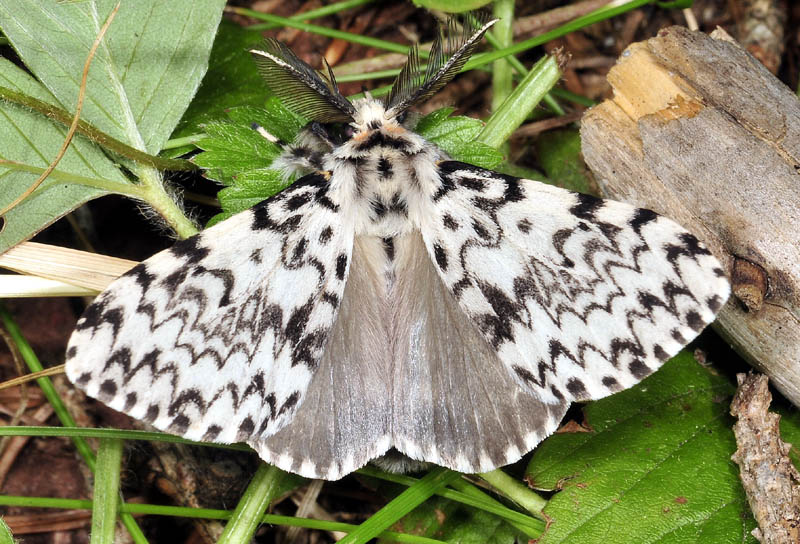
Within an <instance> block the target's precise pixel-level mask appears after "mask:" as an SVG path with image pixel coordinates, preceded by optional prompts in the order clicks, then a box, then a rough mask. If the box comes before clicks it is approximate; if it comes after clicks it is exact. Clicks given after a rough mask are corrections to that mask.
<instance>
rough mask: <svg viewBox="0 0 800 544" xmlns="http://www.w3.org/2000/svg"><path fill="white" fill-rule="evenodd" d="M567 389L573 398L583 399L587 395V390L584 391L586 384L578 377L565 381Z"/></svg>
mask: <svg viewBox="0 0 800 544" xmlns="http://www.w3.org/2000/svg"><path fill="white" fill-rule="evenodd" d="M567 391H569V392H570V394H571V395H572V397H573V398H575V399H584V398H587V397H588V396H589V392H588V391H586V386H585V385H584V384H583V382H582V381H581V380H579V379H578V378H570V379H569V381H568V382H567Z"/></svg>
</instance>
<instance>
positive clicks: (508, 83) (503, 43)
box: [486, 0, 519, 111]
mask: <svg viewBox="0 0 800 544" xmlns="http://www.w3.org/2000/svg"><path fill="white" fill-rule="evenodd" d="M492 14H493V15H494V17H496V18H497V19H499V21H497V22H496V23H495V24H494V26H493V27H492V29H491V30H490V32H491V34H492V38H491V40H490V39H489V37H488V35H487V37H486V39H487V40H488V41H489V43H491V45H492V47H495V48H496V49H503V48H504V47H508V46H510V45H511V44H513V43H514V28H513V25H514V0H495V2H494V3H493V4H492ZM487 34H488V33H487ZM492 42H495V43H492ZM512 58H513V59H514V60H517V59H516V57H514V56H513V55H509V56H508V57H506V58H505V59H501V60H496V61H494V63H493V64H492V111H497V109H498V108H499V107H500V104H502V103H503V101H504V100H505V99H506V98H508V96H509V95H510V94H511V91H512V90H513V89H514V73H513V71H512V66H511V64H510V61H511V59H512ZM518 62H519V61H518Z"/></svg>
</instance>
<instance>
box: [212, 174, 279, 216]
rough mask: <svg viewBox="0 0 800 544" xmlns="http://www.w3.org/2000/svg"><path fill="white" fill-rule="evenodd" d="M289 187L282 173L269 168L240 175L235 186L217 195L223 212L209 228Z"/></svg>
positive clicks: (226, 188)
mask: <svg viewBox="0 0 800 544" xmlns="http://www.w3.org/2000/svg"><path fill="white" fill-rule="evenodd" d="M288 185H289V182H288V181H287V180H286V179H285V178H284V176H283V175H282V174H281V173H280V172H278V171H277V170H270V169H268V168H265V169H261V170H251V171H249V172H243V173H240V174H238V175H237V176H236V180H235V183H234V184H233V185H231V186H230V187H225V188H224V189H222V190H221V191H220V192H219V193H217V198H218V199H219V202H220V205H221V206H222V210H223V212H222V213H221V214H218V215H216V216H214V217H213V218H212V220H211V222H209V225H208V226H211V225H212V224H214V223H218V222H219V221H222V220H223V219H227V218H228V217H230V216H232V215H234V214H237V213H239V212H242V211H244V210H247V209H250V208H252V207H253V206H255V205H256V204H258V203H259V202H261V201H263V200H265V199H267V198H269V197H271V196H272V195H274V194H276V193H277V192H279V191H282V190H283V189H285V188H286V187H287V186H288Z"/></svg>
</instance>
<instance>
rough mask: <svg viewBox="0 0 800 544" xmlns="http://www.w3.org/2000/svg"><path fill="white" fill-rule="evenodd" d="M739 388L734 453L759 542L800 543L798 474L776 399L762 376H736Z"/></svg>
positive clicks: (733, 411) (734, 408)
mask: <svg viewBox="0 0 800 544" xmlns="http://www.w3.org/2000/svg"><path fill="white" fill-rule="evenodd" d="M736 379H737V381H738V382H739V389H738V390H737V391H736V395H735V396H734V398H733V402H732V403H731V414H733V415H734V416H735V417H737V418H738V419H739V421H738V422H736V424H735V425H734V426H733V432H734V434H735V435H736V445H737V449H736V453H734V454H733V456H732V457H731V459H733V461H734V462H736V464H738V465H739V477H740V478H741V480H742V485H743V486H744V490H745V493H746V494H747V501H748V502H749V503H750V508H751V509H752V511H753V515H754V516H755V518H756V521H757V522H758V528H757V529H754V530H753V536H755V537H756V538H757V539H758V541H759V542H762V543H765V544H789V543H791V542H800V473H798V471H797V469H796V468H795V467H794V465H793V464H792V461H791V460H790V459H789V450H790V448H791V445H790V444H787V443H785V442H783V441H782V440H781V435H780V428H779V423H780V419H781V418H780V416H779V415H777V414H773V413H771V412H769V404H770V402H771V401H772V395H770V392H769V388H768V379H767V377H766V376H764V375H763V374H753V373H751V374H748V375H745V374H737V375H736Z"/></svg>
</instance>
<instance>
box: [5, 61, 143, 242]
mask: <svg viewBox="0 0 800 544" xmlns="http://www.w3.org/2000/svg"><path fill="white" fill-rule="evenodd" d="M0 86H3V87H7V88H9V89H12V90H14V91H18V92H20V93H24V94H26V95H28V96H32V97H34V98H37V99H39V100H43V101H45V102H49V103H51V104H53V103H55V98H54V97H53V96H52V95H51V94H50V93H49V92H48V91H47V90H46V89H45V88H44V87H43V86H42V85H41V84H40V83H38V82H37V81H35V80H34V79H33V78H32V77H30V75H28V74H27V72H25V71H24V70H21V69H20V68H18V67H17V66H15V65H14V64H12V63H11V62H9V61H8V60H6V59H0ZM66 133H67V129H66V128H65V127H63V126H61V125H56V124H54V123H53V122H52V121H50V120H49V119H47V118H45V117H44V116H42V115H40V114H38V113H34V112H32V111H30V110H28V109H26V108H23V107H20V106H17V105H15V104H11V103H8V102H0V134H2V139H3V144H2V146H0V159H2V160H5V161H13V162H14V163H16V164H13V165H12V164H7V163H6V164H0V208H5V207H6V206H8V205H9V204H11V203H12V202H13V201H14V200H16V199H17V197H19V196H20V195H21V194H23V193H24V192H25V191H26V190H27V189H28V188H29V187H30V186H31V185H32V184H33V182H35V181H36V179H37V178H38V177H39V175H40V174H41V173H42V172H43V171H44V169H45V168H47V166H48V165H49V164H50V162H51V161H52V160H53V158H55V156H56V154H57V153H58V150H59V149H60V148H61V145H62V144H63V142H64V137H65V135H66ZM93 180H94V181H95V182H96V183H95V186H94V187H92V186H89V185H86V184H82V183H88V182H90V181H93ZM104 182H107V183H108V184H109V185H107V189H105V190H104V189H103V188H101V187H100V186H102V185H103V184H104ZM127 183H128V181H127V180H126V178H125V177H124V176H123V175H122V173H121V172H120V171H119V169H118V168H117V167H116V166H115V165H114V163H112V162H111V161H110V160H109V159H108V157H107V156H106V155H105V154H104V153H103V152H102V151H101V150H100V148H98V147H97V146H96V145H95V144H93V143H92V142H90V141H88V140H86V139H85V138H83V137H81V136H76V137H75V138H74V139H73V141H72V145H70V147H69V148H68V149H67V152H66V154H65V155H64V157H63V158H62V159H61V162H59V163H58V167H57V169H56V170H55V171H54V172H53V173H52V174H51V175H50V177H49V178H47V179H46V180H45V181H44V183H42V185H40V186H39V188H38V189H37V190H36V191H35V192H34V193H33V194H32V195H31V196H29V197H28V198H27V199H26V200H24V201H23V202H22V203H20V204H19V205H18V206H17V207H16V208H14V209H13V210H11V211H10V212H8V213H7V214H6V216H5V217H4V218H3V220H4V224H3V228H2V231H1V232H0V253H2V252H4V251H6V250H7V249H9V248H11V247H13V246H15V245H16V244H18V243H19V242H22V241H23V240H26V239H28V238H30V237H32V236H33V235H34V234H36V233H37V232H39V231H40V230H42V229H43V228H45V227H46V226H47V225H49V224H51V223H53V222H54V221H56V220H57V219H58V218H60V217H62V216H63V215H65V214H67V213H69V212H70V211H72V210H74V209H75V208H77V207H78V206H80V205H81V204H83V203H84V202H86V201H88V200H91V199H93V198H97V197H98V196H102V195H105V194H108V192H109V190H110V189H111V188H112V187H113V184H120V185H125V184H127Z"/></svg>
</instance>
